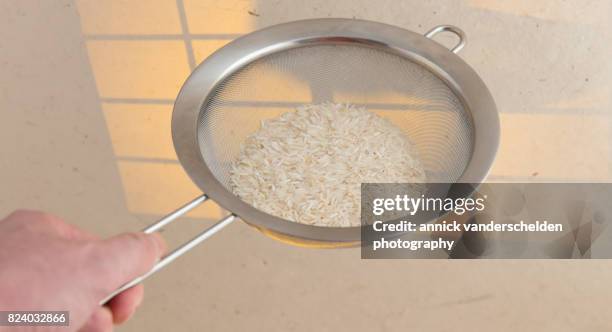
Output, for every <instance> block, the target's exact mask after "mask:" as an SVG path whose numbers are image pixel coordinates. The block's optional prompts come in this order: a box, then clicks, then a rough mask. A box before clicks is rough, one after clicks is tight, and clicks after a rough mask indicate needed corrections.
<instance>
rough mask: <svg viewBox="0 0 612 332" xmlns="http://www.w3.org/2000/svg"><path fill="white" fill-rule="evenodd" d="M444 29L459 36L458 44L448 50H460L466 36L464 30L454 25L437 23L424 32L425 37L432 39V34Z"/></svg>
mask: <svg viewBox="0 0 612 332" xmlns="http://www.w3.org/2000/svg"><path fill="white" fill-rule="evenodd" d="M444 31H450V32H452V33H454V34H455V35H457V37H459V44H457V45H456V46H455V47H453V48H452V49H451V50H450V51H451V52H453V53H455V54H456V53H458V52H459V51H461V49H462V48H463V47H464V46H465V42H466V40H467V37H466V35H465V32H463V30H461V29H459V28H458V27H456V26H454V25H438V26H437V27H434V28H433V29H431V30H429V32H427V33H426V34H425V37H427V38H429V39H432V37H433V36H435V35H437V34H438V33H440V32H444Z"/></svg>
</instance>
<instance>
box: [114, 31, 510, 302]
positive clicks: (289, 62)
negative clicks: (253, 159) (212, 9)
mask: <svg viewBox="0 0 612 332" xmlns="http://www.w3.org/2000/svg"><path fill="white" fill-rule="evenodd" d="M443 31H449V32H452V33H454V34H455V35H457V37H458V38H459V43H458V44H457V45H456V46H455V47H454V48H453V49H451V50H450V51H449V50H448V49H447V48H445V47H444V46H442V45H440V44H438V43H436V42H434V41H432V40H431V38H432V37H433V36H434V35H436V34H437V33H439V32H443ZM465 40H466V39H465V34H464V33H463V32H462V31H461V30H460V29H459V28H457V27H454V26H449V25H444V26H438V27H436V28H434V29H432V30H431V31H429V32H428V33H427V34H425V35H424V36H423V35H420V34H417V33H414V32H411V31H407V30H404V29H401V28H398V27H394V26H390V25H386V24H382V23H376V22H369V21H362V20H351V19H315V20H305V21H297V22H291V23H285V24H280V25H276V26H272V27H269V28H265V29H262V30H259V31H256V32H253V33H251V34H248V35H246V36H243V37H241V38H238V39H237V40H235V41H233V42H231V43H229V44H228V45H226V46H225V47H223V48H221V49H220V50H218V51H217V52H215V53H214V54H212V55H211V56H210V57H208V58H207V59H206V60H205V61H204V62H202V63H201V64H200V65H199V66H198V67H197V68H196V69H195V70H194V72H193V73H192V74H191V76H190V77H189V78H188V79H187V81H186V82H185V84H184V85H183V87H182V89H181V91H180V93H179V95H178V97H177V100H176V102H175V105H174V111H173V116H172V136H173V141H174V147H175V149H176V153H177V155H178V158H179V160H180V162H181V164H182V165H183V167H184V169H185V170H186V172H187V173H188V174H189V176H190V177H191V179H192V180H193V182H194V183H195V184H196V185H197V186H198V187H199V188H200V189H201V190H202V191H203V192H205V193H206V194H204V195H202V196H200V197H198V198H196V199H194V200H193V201H192V202H190V203H188V204H186V205H185V206H183V207H181V208H179V209H178V210H176V211H175V212H173V213H171V214H169V215H168V216H166V217H164V218H163V219H161V220H160V221H158V222H157V223H155V224H153V225H151V226H150V227H148V228H147V229H145V232H147V233H149V232H153V231H156V230H158V229H160V228H161V227H163V226H165V225H167V224H168V223H170V222H172V221H173V220H175V219H176V218H178V217H179V216H181V215H183V214H184V213H186V212H187V211H189V210H191V209H192V208H194V207H195V206H198V205H199V204H201V203H202V202H204V201H206V200H207V199H208V198H209V197H210V198H211V199H213V200H215V201H216V202H217V203H218V204H219V205H220V206H222V207H223V208H225V209H227V210H228V211H231V213H230V214H229V215H228V216H226V217H225V218H223V219H222V220H221V221H219V222H218V223H217V224H215V225H214V226H212V227H211V228H209V229H207V230H205V231H204V232H202V233H200V234H199V235H198V236H196V237H195V238H194V239H192V240H191V241H189V242H187V243H186V244H184V245H183V246H181V247H179V248H178V249H176V250H175V251H173V252H172V253H170V254H169V255H168V256H166V257H165V258H163V259H162V260H161V261H160V262H159V263H158V264H157V265H156V266H155V268H154V269H153V270H152V271H151V272H149V273H148V274H146V275H144V276H142V277H140V278H138V279H136V280H134V281H132V282H131V283H129V284H126V285H125V286H124V287H122V288H121V289H119V290H117V292H115V293H113V295H114V294H116V293H118V292H120V291H122V290H124V289H126V288H129V287H131V286H133V285H135V284H136V283H138V282H140V281H142V280H143V279H144V278H146V277H147V276H149V275H151V274H152V273H154V272H156V271H157V270H159V269H160V268H162V267H163V266H165V265H167V264H168V263H170V262H171V261H172V260H174V259H175V258H176V257H178V256H180V255H182V254H183V253H185V252H186V251H188V250H190V249H191V248H193V247H194V246H196V245H197V244H199V243H201V242H202V241H203V240H205V239H206V238H208V237H209V236H211V235H212V234H214V233H215V232H216V231H218V230H219V229H221V228H223V227H224V226H226V225H228V224H230V223H231V222H232V221H234V220H235V219H236V217H240V218H241V219H242V220H244V221H245V222H246V223H248V224H250V225H252V226H255V227H257V228H259V229H260V230H262V231H263V232H264V233H265V234H267V235H270V236H272V237H275V238H277V239H280V240H282V241H285V242H290V243H293V244H308V245H312V244H316V245H318V246H323V247H325V246H331V247H338V246H345V245H354V244H355V243H359V239H360V227H346V228H338V227H321V226H311V225H303V224H298V223H295V222H291V221H288V220H284V219H281V218H278V217H275V216H272V215H269V214H267V213H265V212H262V211H259V210H257V209H255V208H254V207H252V206H251V205H249V204H247V203H245V202H243V201H242V200H241V199H240V198H238V197H237V196H235V195H234V194H233V193H232V188H231V187H230V184H229V171H230V168H231V163H232V162H233V161H234V160H235V159H236V157H237V156H238V154H239V152H240V146H241V144H242V142H243V141H244V140H245V139H246V138H247V137H248V136H249V135H251V134H252V133H254V132H255V131H256V130H257V129H258V128H259V126H260V123H261V120H263V119H268V118H274V117H277V116H279V115H281V114H282V113H284V112H289V111H292V110H293V109H294V108H295V107H296V106H299V105H302V104H309V103H319V102H324V101H333V102H347V103H351V104H356V105H359V106H364V107H366V108H367V109H368V110H369V111H372V112H375V113H376V114H378V115H380V116H382V117H384V118H387V119H389V121H391V122H392V123H393V124H394V125H395V126H397V127H399V128H401V129H402V130H403V131H404V132H405V134H406V135H407V136H408V137H409V138H410V140H411V141H412V143H413V144H414V146H415V147H416V149H417V151H418V152H419V157H420V159H421V161H422V164H423V166H424V168H425V171H426V174H427V178H428V181H430V182H467V183H479V182H481V181H482V180H483V179H484V178H485V177H486V175H487V173H488V171H489V168H490V166H491V164H492V162H493V159H494V157H495V154H496V151H497V147H498V141H499V120H498V116H497V111H496V107H495V104H494V101H493V98H492V97H491V94H490V93H489V91H488V89H487V87H486V86H485V84H484V83H483V82H482V80H481V79H480V78H479V77H478V75H477V74H476V73H475V72H474V70H472V68H470V67H469V66H468V65H467V64H466V63H465V62H464V61H463V60H461V59H460V58H459V57H458V56H457V55H455V53H457V52H458V51H459V50H461V49H462V48H463V46H464V45H465ZM113 295H111V297H112V296H113Z"/></svg>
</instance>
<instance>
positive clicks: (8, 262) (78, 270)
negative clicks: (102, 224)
mask: <svg viewBox="0 0 612 332" xmlns="http://www.w3.org/2000/svg"><path fill="white" fill-rule="evenodd" d="M165 250H166V246H165V244H164V241H163V239H162V238H161V236H159V235H158V234H154V235H147V234H144V233H125V234H120V235H118V236H115V237H113V238H110V239H107V240H101V239H99V238H98V237H96V236H95V235H92V234H89V233H87V232H85V231H82V230H80V229H78V228H76V227H75V226H72V225H69V224H67V223H65V222H63V221H62V220H61V219H59V218H57V217H54V216H51V215H49V214H45V213H42V212H37V211H16V212H13V213H12V214H11V215H9V216H8V217H6V218H5V219H3V220H0V311H69V313H70V314H69V315H70V326H69V327H68V328H67V329H66V327H63V328H61V327H54V328H53V329H51V328H48V327H46V328H45V331H50V330H60V329H61V330H62V331H104V332H106V331H111V330H112V329H113V324H120V323H122V322H124V321H126V320H127V319H128V318H129V317H130V316H131V315H132V314H133V313H134V310H135V309H136V307H138V305H139V304H140V302H141V301H142V297H143V287H142V285H138V286H135V287H133V288H130V289H128V290H126V291H124V292H122V293H121V294H119V295H117V296H115V297H114V298H113V299H112V300H111V301H109V302H108V303H107V304H106V305H105V306H100V305H99V304H98V303H99V301H100V300H102V299H103V298H105V297H106V296H107V295H108V294H110V293H111V292H112V291H114V290H115V289H117V288H118V287H119V286H121V285H123V284H124V283H126V282H128V281H130V280H131V279H133V278H135V277H137V276H139V275H142V274H144V273H146V272H148V271H149V270H150V269H151V268H152V267H153V265H154V264H155V262H156V261H157V260H158V259H159V258H160V257H161V256H162V255H163V253H164V252H165ZM4 328H5V329H6V327H4ZM36 328H37V327H28V328H25V327H22V331H34V330H36ZM38 328H40V327H38ZM11 329H14V328H11ZM0 331H4V330H3V327H0Z"/></svg>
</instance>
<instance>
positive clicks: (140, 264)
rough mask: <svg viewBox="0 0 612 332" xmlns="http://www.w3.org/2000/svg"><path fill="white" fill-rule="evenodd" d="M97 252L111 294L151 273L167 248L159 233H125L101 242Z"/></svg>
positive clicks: (105, 282)
mask: <svg viewBox="0 0 612 332" xmlns="http://www.w3.org/2000/svg"><path fill="white" fill-rule="evenodd" d="M96 251H97V252H98V255H96V256H97V257H98V258H101V260H102V261H101V262H98V263H99V264H101V265H102V266H103V271H104V275H103V276H102V277H103V279H104V280H105V281H104V282H103V284H104V287H103V288H105V291H106V292H108V293H110V292H111V291H113V290H115V289H117V288H118V287H120V286H121V285H123V284H125V283H126V282H128V281H130V280H132V279H134V278H136V277H138V276H140V275H143V274H145V273H147V272H148V271H149V270H151V268H152V267H153V265H154V264H155V263H156V262H157V261H158V260H159V258H160V257H161V256H162V255H163V254H164V252H165V251H166V245H165V242H164V240H163V238H162V237H161V236H160V235H159V234H157V233H154V234H145V233H123V234H119V235H117V236H114V237H112V238H110V239H107V240H103V241H100V242H99V243H98V246H97V250H96Z"/></svg>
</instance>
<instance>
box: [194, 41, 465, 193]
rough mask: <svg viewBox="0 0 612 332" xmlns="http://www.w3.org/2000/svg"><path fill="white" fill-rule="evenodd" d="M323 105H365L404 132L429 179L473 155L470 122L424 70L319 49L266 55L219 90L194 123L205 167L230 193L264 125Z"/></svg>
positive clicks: (368, 50)
mask: <svg viewBox="0 0 612 332" xmlns="http://www.w3.org/2000/svg"><path fill="white" fill-rule="evenodd" d="M325 101H332V102H345V103H351V104H356V105H360V106H364V107H366V108H367V109H368V110H369V111H371V112H374V113H376V114H378V115H380V116H382V117H384V118H387V119H388V120H390V121H391V122H392V123H393V124H394V125H395V126H397V127H399V128H401V129H402V130H403V131H404V132H405V134H406V135H407V136H408V137H409V138H410V140H411V141H412V142H413V144H414V145H415V147H416V149H417V151H418V153H419V158H420V159H421V162H422V164H423V166H424V168H425V171H426V174H427V179H428V181H429V182H453V181H455V180H457V179H458V178H459V177H460V176H461V174H462V173H463V171H464V169H465V168H466V166H467V164H468V162H469V160H470V158H471V155H472V149H473V141H474V137H473V136H474V135H473V125H472V123H471V117H470V115H469V113H468V112H467V111H466V110H465V109H464V107H463V105H462V103H461V102H460V100H459V99H458V98H457V96H456V95H455V94H454V93H453V92H452V90H451V89H450V88H449V87H448V86H447V85H446V84H445V83H444V82H443V81H442V80H441V79H439V78H438V77H437V76H435V75H434V74H433V73H431V72H430V71H429V70H428V69H427V68H425V67H424V66H422V65H420V64H418V63H416V62H413V61H411V60H409V59H407V58H404V57H401V56H399V55H396V54H393V53H391V52H387V51H383V50H381V49H379V48H373V47H368V46H363V45H358V44H346V45H343V44H335V45H334V44H320V45H310V46H303V47H298V48H292V49H289V50H284V51H280V52H277V53H273V54H271V55H267V56H265V57H263V58H260V59H258V60H256V61H253V62H251V63H249V64H248V65H246V66H244V67H242V68H241V69H239V70H237V71H236V72H234V73H233V74H231V75H230V76H228V77H227V78H226V79H225V80H224V81H222V82H221V83H219V84H218V85H217V87H216V88H215V90H214V92H213V93H212V94H211V96H210V97H209V99H208V102H207V103H205V104H204V105H203V108H202V109H201V112H200V120H199V123H198V142H199V147H200V152H201V154H202V157H203V159H204V162H205V163H206V164H207V165H208V167H209V169H210V170H211V172H212V173H213V175H214V176H215V177H216V178H217V180H219V182H220V183H222V184H223V185H224V186H225V187H226V189H228V190H230V191H231V187H230V181H229V178H230V177H229V171H230V169H231V163H232V162H233V161H234V160H235V159H236V158H237V156H238V154H239V152H240V146H241V144H242V143H243V142H244V140H245V139H246V138H247V137H248V136H249V135H251V134H252V133H253V132H255V131H256V130H257V129H259V126H260V123H261V120H263V119H268V118H274V117H277V116H280V115H281V114H282V113H284V112H290V111H292V110H293V109H294V108H295V107H296V106H299V105H302V104H309V103H320V102H325Z"/></svg>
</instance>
